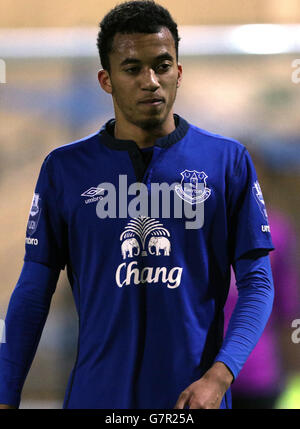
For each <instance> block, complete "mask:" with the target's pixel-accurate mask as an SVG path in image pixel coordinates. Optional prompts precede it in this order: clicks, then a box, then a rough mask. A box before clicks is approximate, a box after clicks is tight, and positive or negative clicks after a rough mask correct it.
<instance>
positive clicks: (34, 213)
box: [26, 194, 42, 236]
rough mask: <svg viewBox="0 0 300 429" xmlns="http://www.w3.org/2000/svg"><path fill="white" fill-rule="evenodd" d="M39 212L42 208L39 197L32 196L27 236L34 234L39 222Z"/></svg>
mask: <svg viewBox="0 0 300 429" xmlns="http://www.w3.org/2000/svg"><path fill="white" fill-rule="evenodd" d="M41 211H42V208H41V199H40V196H39V194H33V198H32V203H31V208H30V213H29V220H28V224H27V232H26V234H27V235H28V236H31V235H32V234H34V233H35V231H36V229H37V226H38V223H39V220H40V216H41Z"/></svg>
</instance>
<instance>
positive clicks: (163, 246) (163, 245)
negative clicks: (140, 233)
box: [148, 237, 171, 256]
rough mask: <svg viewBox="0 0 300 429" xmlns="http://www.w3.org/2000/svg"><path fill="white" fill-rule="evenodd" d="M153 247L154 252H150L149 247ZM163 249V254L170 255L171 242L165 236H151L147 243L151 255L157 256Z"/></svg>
mask: <svg viewBox="0 0 300 429" xmlns="http://www.w3.org/2000/svg"><path fill="white" fill-rule="evenodd" d="M152 247H155V252H153V253H152V252H151V248H152ZM161 250H163V252H164V256H169V255H170V250H171V243H170V241H169V240H168V239H167V238H166V237H151V238H150V240H149V243H148V251H149V253H150V254H151V255H154V253H155V255H156V256H159V255H160V251H161Z"/></svg>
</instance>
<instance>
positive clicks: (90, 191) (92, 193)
mask: <svg viewBox="0 0 300 429" xmlns="http://www.w3.org/2000/svg"><path fill="white" fill-rule="evenodd" d="M103 191H104V189H103V188H94V187H92V188H90V189H88V190H87V191H85V192H83V194H81V196H82V197H95V196H96V195H99V194H101V193H102V192H103Z"/></svg>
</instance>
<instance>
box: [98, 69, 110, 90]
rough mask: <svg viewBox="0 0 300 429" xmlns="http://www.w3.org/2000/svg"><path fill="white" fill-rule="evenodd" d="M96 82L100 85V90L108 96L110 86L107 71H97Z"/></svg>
mask: <svg viewBox="0 0 300 429" xmlns="http://www.w3.org/2000/svg"><path fill="white" fill-rule="evenodd" d="M98 81H99V83H100V86H101V88H102V89H103V90H104V91H105V92H107V93H108V94H111V93H112V85H111V80H110V76H109V73H108V71H107V70H99V71H98Z"/></svg>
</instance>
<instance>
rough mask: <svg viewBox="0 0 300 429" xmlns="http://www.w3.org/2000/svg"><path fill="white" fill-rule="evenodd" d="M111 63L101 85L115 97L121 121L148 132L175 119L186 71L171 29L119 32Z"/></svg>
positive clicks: (102, 75)
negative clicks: (173, 108) (177, 53)
mask: <svg viewBox="0 0 300 429" xmlns="http://www.w3.org/2000/svg"><path fill="white" fill-rule="evenodd" d="M109 61H110V72H109V73H108V72H107V71H105V70H102V71H100V72H99V82H100V84H101V86H102V88H103V89H104V90H105V91H106V92H108V93H110V94H111V95H112V97H113V102H114V108H115V114H116V119H117V120H119V121H123V123H125V124H126V123H130V124H133V125H136V126H138V127H140V128H142V129H145V130H146V129H151V128H155V127H158V126H162V125H163V124H164V123H165V122H166V121H168V120H170V117H172V118H173V113H172V107H173V104H174V101H175V98H176V92H177V88H178V87H179V85H180V82H181V75H182V68H181V66H180V65H179V64H177V61H176V49H175V42H174V39H173V36H172V34H171V32H170V31H169V30H168V29H167V28H162V29H161V31H159V32H158V33H154V34H144V33H143V34H141V33H136V34H120V33H117V34H116V35H115V38H114V41H113V49H112V52H111V54H110V55H109Z"/></svg>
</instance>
